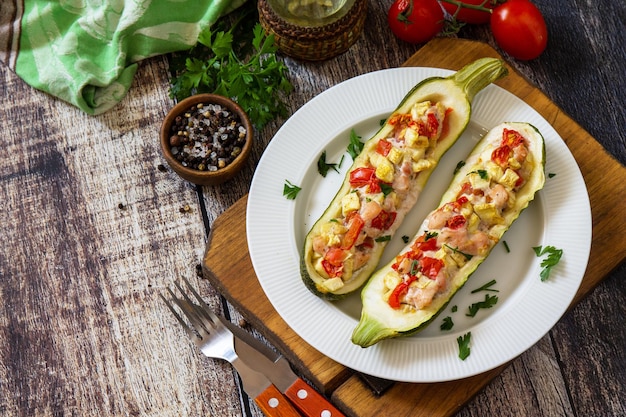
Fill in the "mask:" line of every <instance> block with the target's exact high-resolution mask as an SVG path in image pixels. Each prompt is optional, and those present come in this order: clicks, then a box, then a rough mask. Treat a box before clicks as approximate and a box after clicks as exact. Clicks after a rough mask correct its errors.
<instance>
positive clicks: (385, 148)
mask: <svg viewBox="0 0 626 417" xmlns="http://www.w3.org/2000/svg"><path fill="white" fill-rule="evenodd" d="M392 147H393V145H392V144H391V142H389V141H387V140H385V139H381V140H379V141H378V145H376V152H378V153H379V154H381V155H382V156H387V155H389V151H390V150H391V148H392Z"/></svg>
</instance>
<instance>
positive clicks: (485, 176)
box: [470, 169, 489, 180]
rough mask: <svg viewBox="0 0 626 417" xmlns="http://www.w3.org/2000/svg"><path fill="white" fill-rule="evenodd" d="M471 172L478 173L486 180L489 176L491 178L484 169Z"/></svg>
mask: <svg viewBox="0 0 626 417" xmlns="http://www.w3.org/2000/svg"><path fill="white" fill-rule="evenodd" d="M470 174H478V176H479V177H480V179H482V180H486V179H487V178H489V176H488V175H487V171H486V170H484V169H478V170H476V171H472V172H470Z"/></svg>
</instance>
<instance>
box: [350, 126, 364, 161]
mask: <svg viewBox="0 0 626 417" xmlns="http://www.w3.org/2000/svg"><path fill="white" fill-rule="evenodd" d="M364 145H365V144H364V143H363V142H361V136H358V135H357V134H356V132H355V131H354V129H352V130H351V131H350V144H348V153H349V154H350V156H351V157H352V159H353V160H354V159H355V158H356V157H357V156H359V154H360V153H361V151H362V150H363V146H364Z"/></svg>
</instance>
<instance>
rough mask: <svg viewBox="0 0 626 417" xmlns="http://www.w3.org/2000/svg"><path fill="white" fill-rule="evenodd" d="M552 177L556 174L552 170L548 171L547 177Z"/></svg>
mask: <svg viewBox="0 0 626 417" xmlns="http://www.w3.org/2000/svg"><path fill="white" fill-rule="evenodd" d="M554 177H556V174H555V173H554V172H550V173H548V178H554Z"/></svg>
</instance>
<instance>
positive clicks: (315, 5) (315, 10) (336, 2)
mask: <svg viewBox="0 0 626 417" xmlns="http://www.w3.org/2000/svg"><path fill="white" fill-rule="evenodd" d="M354 1H355V0H267V2H268V4H269V6H270V7H271V8H272V10H273V11H274V13H276V14H277V15H278V16H279V17H281V18H282V19H284V20H285V21H286V22H288V23H291V24H292V25H296V26H301V27H317V26H324V25H329V24H331V23H333V22H336V21H338V20H339V19H341V18H342V17H344V16H345V15H346V13H348V11H349V10H350V9H351V8H352V6H353V5H354Z"/></svg>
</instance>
